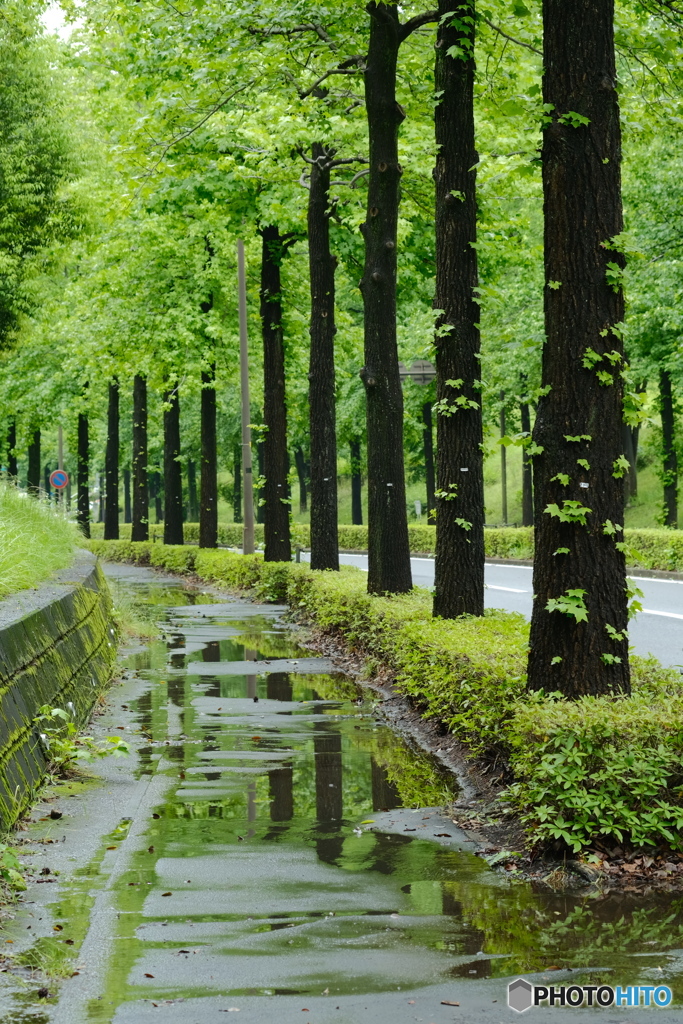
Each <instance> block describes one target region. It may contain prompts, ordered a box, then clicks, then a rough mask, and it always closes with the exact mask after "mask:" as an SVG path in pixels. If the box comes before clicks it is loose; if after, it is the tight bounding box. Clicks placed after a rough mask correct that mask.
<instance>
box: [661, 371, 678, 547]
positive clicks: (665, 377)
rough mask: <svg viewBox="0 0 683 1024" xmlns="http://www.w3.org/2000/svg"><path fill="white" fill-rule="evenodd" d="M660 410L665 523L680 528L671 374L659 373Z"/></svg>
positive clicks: (667, 372) (666, 372)
mask: <svg viewBox="0 0 683 1024" xmlns="http://www.w3.org/2000/svg"><path fill="white" fill-rule="evenodd" d="M659 409H660V416H661V418H662V469H663V481H664V507H663V521H664V525H665V526H671V527H673V528H674V529H677V528H678V455H677V453H676V423H675V417H674V401H673V393H672V389H671V374H670V373H669V371H668V370H660V371H659Z"/></svg>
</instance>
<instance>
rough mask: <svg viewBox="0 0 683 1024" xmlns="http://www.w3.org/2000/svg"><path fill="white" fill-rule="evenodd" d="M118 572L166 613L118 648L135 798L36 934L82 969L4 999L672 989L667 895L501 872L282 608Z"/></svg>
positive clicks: (191, 1012) (45, 1011) (67, 1005)
mask: <svg viewBox="0 0 683 1024" xmlns="http://www.w3.org/2000/svg"><path fill="white" fill-rule="evenodd" d="M111 573H112V575H114V576H115V577H116V586H117V588H119V589H123V591H124V593H125V594H126V595H127V600H128V601H129V602H130V604H131V606H132V607H133V608H134V609H135V608H136V606H137V611H138V613H139V614H142V615H152V617H153V618H155V619H156V620H157V621H159V622H160V623H161V626H162V629H163V630H164V637H163V639H158V640H153V641H151V642H150V643H148V644H147V645H145V646H144V647H140V648H139V649H138V650H136V651H134V652H133V653H128V654H125V652H124V655H123V657H122V666H123V668H125V669H128V670H129V676H128V678H127V681H126V683H125V685H124V686H123V687H119V688H118V690H117V691H116V692H114V691H112V700H113V701H116V702H120V703H118V705H117V710H116V711H115V712H114V715H116V714H117V713H118V709H119V708H123V709H127V710H128V712H129V713H130V715H131V716H132V720H133V721H134V723H135V728H136V729H138V730H139V737H140V738H141V739H142V745H141V746H139V749H138V761H137V767H136V769H135V776H136V780H137V781H135V780H133V782H134V784H135V798H134V801H133V802H134V803H135V808H134V809H133V810H131V811H130V812H129V813H128V814H127V815H125V816H123V817H124V819H125V820H122V821H121V822H120V824H119V825H118V826H117V827H116V828H115V829H114V831H110V832H109V833H108V834H107V836H106V837H105V840H104V842H103V844H101V845H100V846H99V848H98V849H97V851H96V852H95V853H94V854H93V856H92V857H91V858H90V859H89V861H88V865H87V867H84V868H81V869H79V872H78V873H77V874H76V875H75V876H74V877H73V878H72V879H70V880H68V881H67V882H66V883H65V884H64V885H63V886H62V887H60V895H59V898H58V900H57V902H56V903H55V904H54V905H53V906H52V919H53V920H58V921H59V924H60V930H59V933H58V934H56V935H52V936H48V937H43V938H41V939H40V940H39V942H41V943H42V944H43V947H44V946H45V944H47V945H48V947H49V945H50V943H52V944H53V945H54V946H55V947H58V948H59V950H60V951H61V952H62V953H63V950H64V945H63V944H64V943H65V942H67V941H72V943H73V944H74V957H75V959H74V960H73V965H74V967H75V968H77V969H78V970H79V973H78V975H77V976H74V977H72V978H69V979H67V980H66V981H65V982H63V983H62V985H61V990H59V996H58V997H55V998H54V999H49V1000H48V1001H47V1002H43V1003H42V1004H40V1005H37V1004H36V1001H35V993H34V992H27V993H26V994H25V995H23V996H19V997H17V1000H16V1002H15V1004H14V1005H15V1013H13V1015H12V1016H11V1017H8V1018H7V1019H8V1020H12V1021H13V1022H15V1021H16V1022H17V1024H18V1022H19V1021H35V1022H38V1024H43V1022H47V1021H54V1022H57V1024H61V1022H68V1024H88V1022H93V1024H95V1022H97V1024H109V1022H116V1024H137V1022H138V1021H139V1022H142V1021H148V1020H150V1021H153V1020H156V1021H161V1022H164V1024H165V1022H166V1021H178V1022H182V1024H194V1022H197V1024H200V1022H201V1024H206V1022H209V1024H213V1022H218V1021H222V1020H224V1019H225V1018H224V1016H223V1014H225V1013H226V1012H234V1013H237V1012H239V1014H240V1016H239V1017H238V1018H237V1019H238V1020H240V1021H250V1022H252V1021H258V1022H266V1021H268V1022H278V1024H279V1022H289V1021H295V1020H296V1021H302V1022H306V1021H310V1022H311V1024H318V1022H323V1021H325V1022H326V1021H328V1020H330V1021H339V1022H342V1024H344V1022H346V1024H356V1022H358V1024H360V1022H361V1021H367V1020H371V1019H372V1020H373V1021H377V1020H379V1021H391V1024H394V1022H397V1021H411V1022H412V1021H419V1020H424V1021H425V1024H429V1022H434V1024H440V1022H442V1021H453V1020H469V1019H472V1014H474V1013H475V1012H476V1019H477V1020H481V1021H497V1022H499V1021H501V1020H502V1019H503V1018H504V1019H505V1020H506V1021H507V1020H508V1019H510V1017H511V1016H512V1014H511V1012H510V1011H508V1010H507V1007H506V1006H505V1000H506V987H507V980H506V979H508V978H510V977H516V976H517V975H518V974H523V975H525V976H527V977H529V978H533V977H534V976H537V977H541V978H546V979H549V980H550V981H551V982H552V983H555V984H562V983H567V984H569V980H568V979H572V980H573V981H578V980H579V978H580V979H581V980H580V982H579V983H581V984H594V983H597V982H598V981H600V982H603V983H606V984H617V983H619V984H668V985H670V986H671V987H672V988H673V989H674V993H675V995H674V1001H675V1002H677V1001H679V1000H680V999H682V998H683V900H682V899H681V898H680V897H675V896H671V895H667V894H660V895H658V896H650V897H635V896H630V895H629V894H628V893H625V894H621V895H614V894H611V895H609V896H608V897H605V898H600V897H595V896H588V895H580V894H579V895H571V896H568V895H555V894H553V893H552V892H549V891H543V892H541V891H535V890H534V887H533V886H532V885H530V884H529V883H528V882H526V881H521V880H520V881H516V882H515V881H511V880H510V879H509V878H508V877H506V876H504V875H501V874H499V873H497V872H494V871H492V870H491V869H490V868H489V867H488V866H487V864H486V863H485V862H484V861H483V860H482V859H481V858H478V857H476V856H475V855H474V854H473V852H472V850H473V845H472V844H471V843H469V842H468V841H467V840H466V837H464V836H463V835H462V834H461V833H460V832H459V831H458V830H457V828H456V827H455V826H453V825H452V824H451V823H450V821H449V820H448V819H447V818H444V817H443V816H442V815H441V814H440V813H439V811H438V810H435V808H436V807H438V806H439V805H442V804H443V803H445V802H446V801H447V800H448V798H449V795H451V794H450V791H449V779H447V778H446V777H444V776H443V775H442V774H440V773H439V771H438V770H437V768H436V766H435V765H434V764H433V763H432V761H431V759H429V758H428V757H427V756H425V755H424V754H422V753H420V752H418V751H415V750H412V749H410V748H409V747H408V746H407V745H406V744H405V743H404V742H403V741H402V740H400V739H399V738H397V737H396V736H395V735H394V734H393V733H392V732H391V730H389V729H388V728H387V727H386V726H385V725H382V724H381V723H380V722H378V720H377V718H376V717H375V715H374V714H373V709H372V705H371V704H370V703H369V702H368V701H367V700H366V699H365V698H364V697H363V695H362V694H361V693H360V692H359V690H358V688H357V687H356V685H355V684H354V683H353V682H351V681H350V680H348V679H346V678H345V677H343V676H340V675H335V674H334V673H333V672H331V671H330V667H331V666H330V663H329V662H328V661H327V660H326V659H322V658H321V659H316V658H312V657H311V652H310V651H306V650H303V649H300V648H299V647H298V646H297V645H296V642H295V638H294V636H293V634H292V632H291V630H290V629H288V628H287V626H286V625H285V624H284V623H283V621H282V618H281V614H282V611H283V610H282V609H276V608H273V607H272V606H255V605H249V604H247V603H246V602H225V603H217V601H216V598H215V597H212V596H211V595H209V594H204V593H197V592H195V591H192V590H191V589H189V588H186V587H184V586H183V585H182V584H181V583H178V584H177V585H176V584H174V583H173V582H169V581H168V580H167V579H163V578H162V577H159V576H155V575H154V574H153V573H152V572H151V571H147V570H140V569H138V570H133V569H129V568H125V567H111ZM109 728H111V726H110V727H109ZM416 807H417V808H420V807H421V808H425V807H426V808H427V809H426V810H424V809H414V808H416ZM78 841H79V837H78V833H77V832H72V833H71V835H70V836H69V837H68V842H78ZM68 842H67V844H66V845H67V846H68ZM63 873H64V872H63ZM29 952H30V951H29ZM25 955H26V954H25ZM550 971H552V974H551V973H550ZM55 991H57V989H55ZM442 1000H446V1001H448V1002H450V1003H459V1004H460V1006H459V1008H457V1009H455V1008H453V1006H446V1005H442V1002H441V1001H442ZM302 1011H305V1012H302ZM542 1012H543V1011H535V1013H536V1018H535V1019H537V1020H539V1021H540V1020H541V1017H540V1014H541V1013H542ZM548 1012H550V1011H548ZM594 1012H600V1011H594ZM639 1012H641V1013H643V1014H644V1015H645V1017H647V1018H648V1019H649V1017H648V1011H634V1010H631V1011H629V1013H630V1016H629V1017H628V1018H627V1017H623V1020H624V1021H626V1020H627V1019H628V1020H629V1021H637V1020H640V1019H641V1018H640V1017H639V1016H638V1013H639ZM653 1014H654V1015H655V1016H656V1017H657V1019H658V1020H659V1021H665V1020H666V1021H669V1020H672V1021H673V1020H676V1019H677V1017H676V1016H670V1015H669V1014H667V1013H665V1012H662V1011H655V1010H650V1011H649V1016H652V1015H653ZM551 1016H552V1020H558V1021H559V1020H562V1019H564V1011H558V1012H557V1013H556V1012H554V1011H553V1012H552V1014H551ZM622 1016H623V1014H622ZM549 1019H550V1018H549ZM611 1019H614V1020H617V1019H619V1020H621V1019H622V1017H620V1016H619V1015H617V1016H616V1017H615V1016H614V1011H612V1015H611Z"/></svg>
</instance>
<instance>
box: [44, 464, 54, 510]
mask: <svg viewBox="0 0 683 1024" xmlns="http://www.w3.org/2000/svg"><path fill="white" fill-rule="evenodd" d="M51 471H52V470H51V467H50V463H49V462H46V463H45V465H44V466H43V490H44V492H45V498H46V500H47V501H51V499H52V489H51V487H50V473H51Z"/></svg>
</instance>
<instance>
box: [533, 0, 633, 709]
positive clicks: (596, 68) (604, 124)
mask: <svg viewBox="0 0 683 1024" xmlns="http://www.w3.org/2000/svg"><path fill="white" fill-rule="evenodd" d="M543 24H544V44H543V46H544V54H543V63H544V68H545V70H544V74H543V100H544V103H545V107H544V109H545V110H546V111H548V115H547V123H546V124H545V127H544V131H543V134H544V140H543V153H542V160H543V195H544V211H545V281H546V287H545V325H546V337H547V341H546V344H545V346H544V348H543V386H544V387H546V388H548V393H547V394H546V395H545V396H544V397H542V398H541V400H540V402H539V406H538V414H537V417H536V424H535V427H534V441H535V443H536V445H538V449H537V451H538V454H537V455H536V456H535V458H536V462H535V466H534V485H535V487H534V489H535V513H536V523H535V532H536V539H535V547H536V554H535V561H534V579H533V591H534V604H533V613H532V619H531V637H530V653H529V673H528V685H529V688H530V689H531V690H541V689H543V690H546V691H552V690H560V691H561V692H562V693H563V694H564V695H565V696H566V697H569V698H576V697H579V696H581V695H583V694H596V695H597V694H609V693H629V692H630V673H629V660H628V639H627V634H626V629H627V620H628V617H627V597H626V566H625V559H624V553H623V550H620V548H619V546H618V545H620V542H621V540H622V533H621V529H622V527H623V522H624V488H623V481H622V479H621V477H620V476H618V475H615V469H617V467H618V465H619V463H618V461H617V460H619V458H620V457H621V456H622V454H623V449H622V437H621V424H622V400H623V384H622V378H621V373H620V369H621V366H622V360H623V343H622V337H621V336H622V331H621V328H620V326H618V325H620V324H621V322H622V321H623V319H624V298H623V292H622V289H621V281H620V268H621V267H622V266H623V263H624V260H623V257H622V256H621V254H620V253H618V252H617V251H615V250H614V249H610V248H607V247H606V246H607V245H609V240H610V239H613V238H614V237H615V236H617V235H619V234H620V233H621V230H622V227H623V222H622V212H621V172H620V166H621V130H620V124H619V102H618V97H617V91H616V70H615V58H614V4H613V0H576V2H574V3H571V4H568V3H566V2H565V0H543ZM581 118H584V119H586V121H585V123H584V122H583V121H581ZM615 463H616V467H615ZM617 471H618V469H617ZM564 549H567V550H566V551H565V550H564Z"/></svg>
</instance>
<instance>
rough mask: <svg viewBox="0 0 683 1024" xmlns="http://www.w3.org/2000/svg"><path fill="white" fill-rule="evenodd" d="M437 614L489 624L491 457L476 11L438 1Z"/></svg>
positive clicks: (470, 6)
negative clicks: (481, 291)
mask: <svg viewBox="0 0 683 1024" xmlns="http://www.w3.org/2000/svg"><path fill="white" fill-rule="evenodd" d="M439 14H440V16H441V20H440V22H439V30H438V35H437V41H436V65H435V71H434V76H435V86H436V92H437V97H438V98H437V104H436V108H435V111H434V125H435V132H436V144H437V158H436V166H435V168H434V183H435V191H436V294H435V298H434V306H435V308H436V309H438V310H442V312H441V313H440V314H439V317H438V319H437V322H436V326H437V331H436V337H435V348H436V398H437V402H436V413H437V416H436V438H437V443H436V459H437V462H436V465H437V474H436V475H437V480H436V487H437V489H436V510H437V511H436V559H435V567H434V614H435V615H439V616H441V617H442V618H446V619H451V618H455V617H456V616H458V615H483V614H484V456H483V452H482V441H483V428H482V411H481V385H480V378H481V372H480V366H479V349H480V338H479V306H478V303H477V301H476V298H475V294H476V292H475V289H476V288H477V284H478V277H477V250H476V240H477V198H476V170H475V168H476V164H477V161H478V156H477V151H476V149H475V140H474V73H475V64H474V14H475V11H474V3H473V2H471V0H470V2H466V3H460V4H457V5H454V3H453V0H439Z"/></svg>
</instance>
